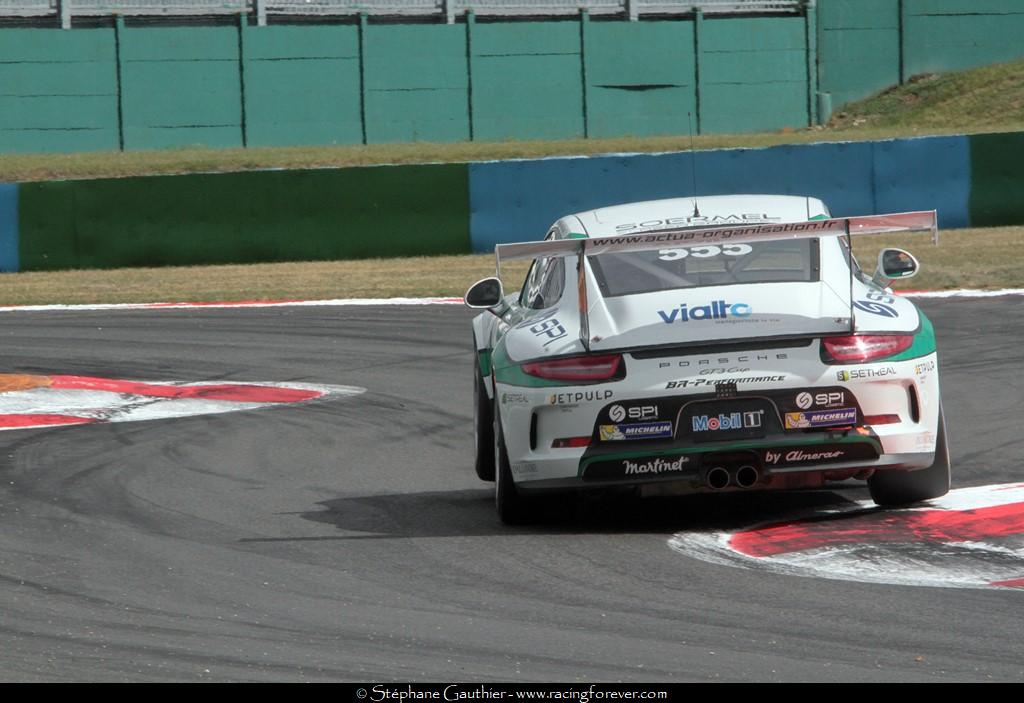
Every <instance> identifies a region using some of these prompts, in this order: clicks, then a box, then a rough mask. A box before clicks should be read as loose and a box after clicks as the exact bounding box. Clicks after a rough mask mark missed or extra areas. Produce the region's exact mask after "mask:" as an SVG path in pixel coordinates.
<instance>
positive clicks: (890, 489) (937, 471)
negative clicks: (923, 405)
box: [868, 408, 949, 506]
mask: <svg viewBox="0 0 1024 703" xmlns="http://www.w3.org/2000/svg"><path fill="white" fill-rule="evenodd" d="M868 489H869V490H870V491H871V499H872V500H873V501H875V503H876V504H877V505H886V506H888V505H908V504H910V503H918V502H920V501H922V500H930V499H932V498H938V497H940V496H944V495H946V494H947V493H949V447H948V446H947V445H946V420H945V419H944V418H943V416H942V409H941V408H940V409H939V436H938V437H936V439H935V463H934V464H932V465H931V466H929V467H928V468H927V469H919V470H918V471H878V472H876V473H875V474H874V475H873V476H871V478H869V479H868Z"/></svg>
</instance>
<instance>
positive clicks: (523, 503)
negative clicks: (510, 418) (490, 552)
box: [494, 410, 536, 525]
mask: <svg viewBox="0 0 1024 703" xmlns="http://www.w3.org/2000/svg"><path fill="white" fill-rule="evenodd" d="M494 436H495V438H496V441H495V443H494V463H495V470H496V473H497V477H496V480H495V486H494V505H495V507H496V508H497V509H498V517H499V518H500V519H501V521H502V522H503V523H505V524H506V525H522V524H525V523H528V522H531V521H532V520H534V519H535V513H536V511H535V506H534V501H532V500H530V499H529V498H525V497H524V496H523V495H522V494H520V493H519V491H518V490H516V484H515V481H513V480H512V467H511V466H509V462H508V451H507V450H506V449H505V436H504V433H503V432H502V429H501V419H500V418H499V417H498V412H497V410H495V412H494Z"/></svg>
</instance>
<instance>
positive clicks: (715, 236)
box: [494, 210, 939, 266]
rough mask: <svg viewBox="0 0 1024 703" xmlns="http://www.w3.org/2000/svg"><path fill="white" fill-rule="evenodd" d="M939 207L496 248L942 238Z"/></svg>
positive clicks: (564, 251)
mask: <svg viewBox="0 0 1024 703" xmlns="http://www.w3.org/2000/svg"><path fill="white" fill-rule="evenodd" d="M937 222H938V220H937V218H936V212H935V210H926V211H922V212H901V213H894V214H889V215H866V216H864V217H841V218H833V219H829V220H813V221H810V222H792V223H789V224H756V225H725V226H720V227H707V228H696V229H694V228H687V229H660V230H653V231H651V232H641V233H639V234H622V235H616V236H612V237H598V238H595V239H585V238H581V239H556V240H551V241H544V242H522V243H518V244H498V245H497V246H496V247H495V248H494V252H495V254H496V255H497V259H498V265H499V266H500V265H501V262H502V261H512V260H515V259H536V258H540V257H546V256H574V255H575V256H598V255H601V254H616V253H621V252H624V251H649V250H651V249H665V248H667V247H673V246H683V247H689V246H698V245H701V244H716V243H719V242H728V243H740V242H766V241H772V240H779V239H810V238H814V237H827V236H843V235H846V236H849V235H857V236H862V235H871V234H893V233H897V232H931V233H932V243H933V244H938V243H939V229H938V225H937Z"/></svg>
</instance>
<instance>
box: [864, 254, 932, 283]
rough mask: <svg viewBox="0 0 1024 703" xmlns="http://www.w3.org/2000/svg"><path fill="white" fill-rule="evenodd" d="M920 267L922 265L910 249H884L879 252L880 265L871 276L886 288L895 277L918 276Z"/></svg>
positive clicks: (872, 279) (874, 281)
mask: <svg viewBox="0 0 1024 703" xmlns="http://www.w3.org/2000/svg"><path fill="white" fill-rule="evenodd" d="M920 268H921V265H920V264H919V263H917V259H915V258H914V255H913V254H911V253H910V252H909V251H904V250H903V249H882V251H880V252H879V253H878V266H877V267H876V268H875V275H874V276H872V277H871V282H872V283H875V284H877V285H879V286H881V287H883V288H885V287H887V286H888V285H889V284H890V283H891V282H892V281H893V280H894V279H901V278H910V277H912V276H916V275H917V272H918V271H919V270H920Z"/></svg>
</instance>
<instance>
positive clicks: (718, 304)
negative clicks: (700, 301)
mask: <svg viewBox="0 0 1024 703" xmlns="http://www.w3.org/2000/svg"><path fill="white" fill-rule="evenodd" d="M753 314H754V309H753V308H752V307H750V305H749V304H748V303H727V302H726V301H724V300H713V301H712V302H711V303H710V304H708V305H698V306H696V307H688V306H687V305H686V303H683V304H682V305H680V306H679V307H678V308H672V309H671V310H659V311H658V315H660V316H661V320H662V322H664V323H665V324H669V325H670V324H672V323H674V322H689V321H691V320H697V321H699V320H726V319H729V318H732V317H750V316H751V315H753Z"/></svg>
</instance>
